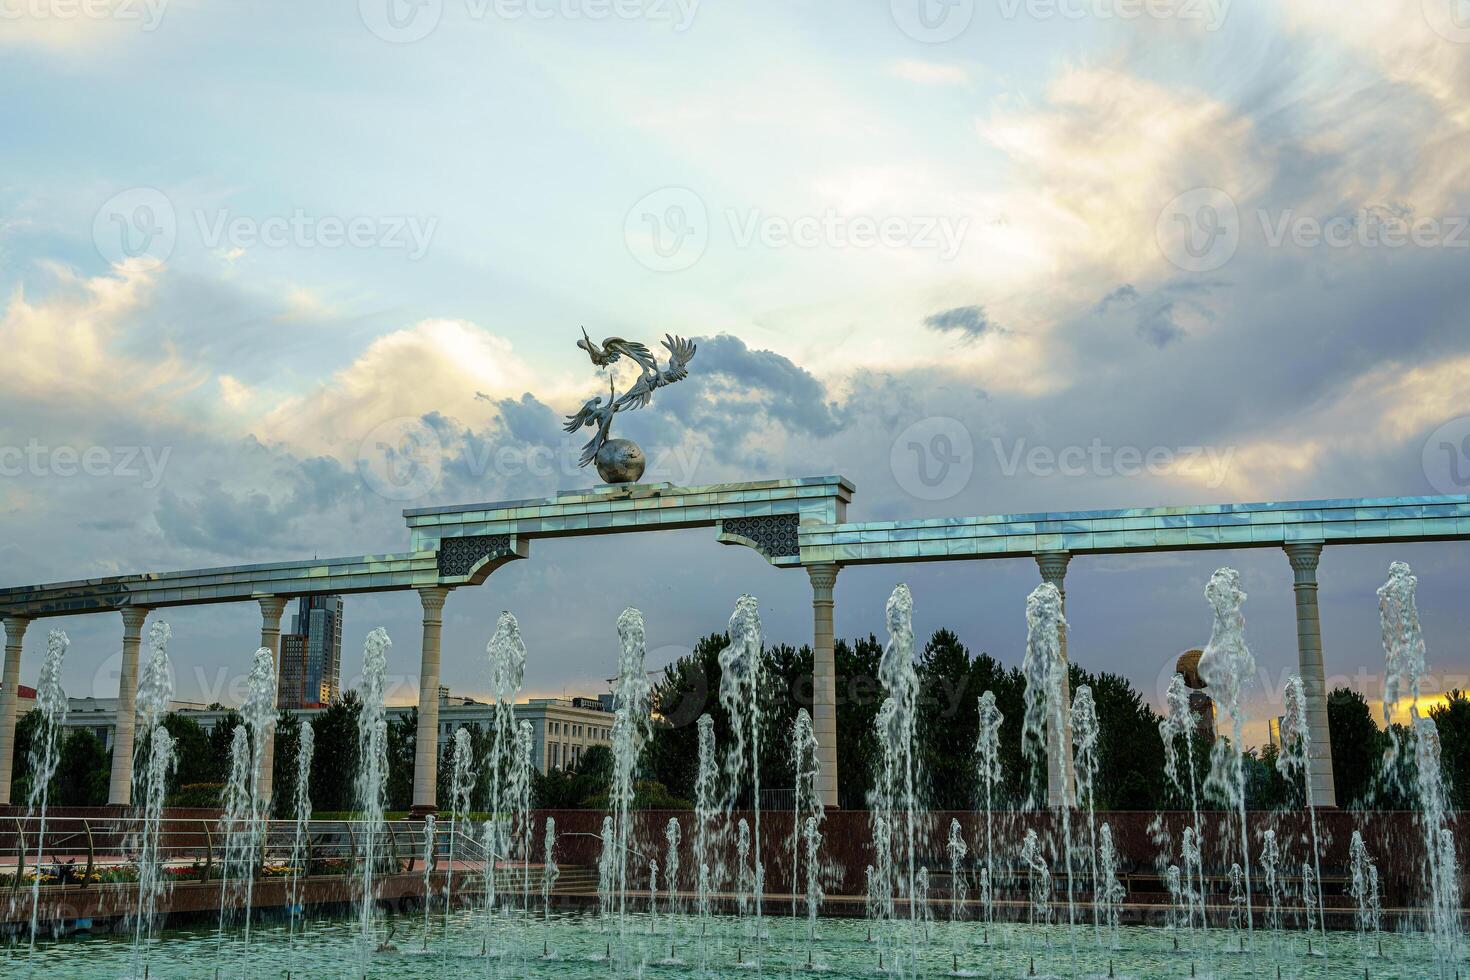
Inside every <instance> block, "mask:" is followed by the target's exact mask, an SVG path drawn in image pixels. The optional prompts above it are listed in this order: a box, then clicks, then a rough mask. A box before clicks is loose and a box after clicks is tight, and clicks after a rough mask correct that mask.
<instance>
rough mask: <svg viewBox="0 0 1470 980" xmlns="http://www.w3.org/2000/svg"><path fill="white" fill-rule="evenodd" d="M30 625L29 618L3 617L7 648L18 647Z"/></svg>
mask: <svg viewBox="0 0 1470 980" xmlns="http://www.w3.org/2000/svg"><path fill="white" fill-rule="evenodd" d="M30 625H31V619H30V617H29V616H6V617H5V642H6V645H7V646H20V643H21V641H22V640H24V639H25V635H26V629H27V628H29V627H30Z"/></svg>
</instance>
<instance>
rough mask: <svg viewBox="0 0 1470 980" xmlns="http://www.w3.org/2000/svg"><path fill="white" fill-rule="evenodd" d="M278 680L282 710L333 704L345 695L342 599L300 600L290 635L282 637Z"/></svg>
mask: <svg viewBox="0 0 1470 980" xmlns="http://www.w3.org/2000/svg"><path fill="white" fill-rule="evenodd" d="M278 676H279V678H280V680H279V684H278V687H277V693H276V702H277V705H278V706H279V707H281V708H310V707H315V706H317V705H323V704H330V703H331V702H332V701H333V700H335V699H336V698H337V696H338V695H339V694H341V693H342V597H341V596H339V595H314V596H302V597H301V599H300V600H299V601H298V603H297V607H296V614H295V615H294V616H293V617H292V618H291V632H289V633H282V634H281V660H280V666H279V670H278Z"/></svg>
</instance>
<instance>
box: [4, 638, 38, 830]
mask: <svg viewBox="0 0 1470 980" xmlns="http://www.w3.org/2000/svg"><path fill="white" fill-rule="evenodd" d="M30 625H31V621H30V620H29V619H26V618H25V617H24V616H7V617H5V671H4V674H3V675H0V684H3V685H4V686H0V806H4V805H5V804H7V803H9V802H10V776H11V764H12V763H13V761H14V759H15V718H16V715H17V714H18V713H19V711H20V649H21V641H22V640H23V639H24V638H25V635H26V627H27V626H30Z"/></svg>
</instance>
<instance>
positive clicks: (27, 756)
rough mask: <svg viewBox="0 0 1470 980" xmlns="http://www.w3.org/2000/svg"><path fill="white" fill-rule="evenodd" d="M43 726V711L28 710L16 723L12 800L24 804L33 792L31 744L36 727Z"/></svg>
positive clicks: (12, 763) (12, 757)
mask: <svg viewBox="0 0 1470 980" xmlns="http://www.w3.org/2000/svg"><path fill="white" fill-rule="evenodd" d="M39 727H41V713H40V712H39V711H27V712H26V713H25V714H24V715H21V717H20V720H19V721H17V722H16V723H15V752H14V754H13V755H12V756H11V764H10V765H11V768H10V771H11V783H10V802H11V803H14V804H16V805H17V806H24V805H25V802H26V799H27V798H28V797H29V796H30V793H31V783H32V782H33V779H32V774H31V746H32V744H34V743H35V740H36V729H38V728H39Z"/></svg>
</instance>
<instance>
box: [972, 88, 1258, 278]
mask: <svg viewBox="0 0 1470 980" xmlns="http://www.w3.org/2000/svg"><path fill="white" fill-rule="evenodd" d="M978 131H979V135H980V136H981V138H982V139H984V140H985V141H986V142H987V143H988V144H989V145H991V146H993V147H995V148H996V149H998V150H1000V151H1001V152H1002V153H1004V154H1005V156H1006V157H1007V158H1008V159H1009V161H1010V162H1011V164H1012V167H1013V174H1012V179H1011V181H1010V182H1009V183H1008V185H1007V187H1006V189H1005V190H1004V192H1003V196H1004V201H1005V208H1004V210H1005V213H1006V214H1008V215H1009V216H1010V219H1011V222H1012V223H1013V225H1014V226H1016V227H1018V228H1020V229H1022V230H1023V233H1024V234H1025V235H1026V236H1027V237H1028V238H1032V239H1034V240H1035V244H1034V245H1032V246H1031V247H1032V248H1034V249H1036V250H1037V251H1038V252H1039V253H1041V254H1049V255H1050V257H1051V263H1050V265H1049V266H1048V267H1047V268H1046V270H1045V274H1046V275H1048V276H1054V270H1055V269H1056V268H1057V267H1058V266H1060V267H1062V268H1063V269H1066V270H1068V271H1067V274H1066V278H1067V279H1068V280H1071V281H1073V282H1078V283H1081V282H1083V281H1085V279H1084V278H1083V277H1090V274H1091V273H1094V272H1096V273H1106V274H1107V275H1109V276H1110V278H1111V281H1113V282H1118V281H1120V280H1121V281H1125V282H1137V281H1139V280H1141V279H1149V278H1152V277H1154V276H1157V275H1159V274H1160V272H1161V271H1162V270H1164V269H1166V268H1168V265H1167V261H1166V260H1165V258H1164V256H1163V255H1162V254H1161V253H1160V251H1159V247H1158V243H1157V241H1156V236H1155V225H1156V223H1157V221H1158V217H1159V214H1160V212H1161V211H1162V210H1163V208H1164V206H1165V205H1166V204H1167V203H1168V202H1169V201H1170V199H1172V198H1173V197H1175V196H1176V195H1178V194H1180V193H1183V192H1184V191H1187V190H1191V189H1194V188H1197V187H1219V188H1221V189H1223V190H1225V191H1226V192H1227V193H1229V194H1231V195H1232V196H1233V197H1235V198H1236V199H1237V200H1241V199H1248V198H1250V197H1251V196H1253V195H1254V194H1255V193H1256V192H1257V191H1259V189H1260V188H1261V187H1262V186H1264V185H1265V183H1266V182H1267V180H1268V178H1269V175H1270V168H1269V165H1268V163H1267V161H1266V160H1265V159H1264V158H1263V154H1262V147H1261V146H1260V143H1259V141H1258V138H1257V135H1256V132H1255V127H1254V125H1253V123H1252V121H1251V119H1250V118H1248V117H1246V116H1244V115H1242V114H1241V113H1240V112H1238V111H1237V110H1236V109H1235V108H1234V107H1233V106H1231V105H1230V104H1229V103H1227V102H1224V101H1222V100H1220V99H1216V98H1211V97H1210V95H1209V94H1208V93H1207V92H1204V91H1200V90H1195V89H1189V88H1187V87H1183V86H1175V87H1166V86H1164V85H1162V84H1159V83H1157V82H1154V81H1151V80H1149V79H1146V78H1143V77H1140V76H1139V75H1136V74H1133V73H1131V72H1129V71H1127V70H1125V69H1124V68H1119V67H1111V68H1105V67H1074V68H1068V69H1065V70H1063V71H1062V72H1061V73H1060V74H1058V75H1057V77H1056V78H1054V79H1053V80H1052V82H1051V83H1050V84H1049V85H1048V86H1047V89H1046V98H1045V101H1044V103H1043V104H1042V105H1041V106H1039V107H1031V106H1022V107H1016V108H1005V107H1002V108H1001V109H999V110H997V111H995V112H994V113H992V114H991V116H990V117H989V118H988V119H985V120H982V121H981V122H980V124H979V126H978ZM1040 271H1041V270H1038V272H1040ZM1089 286H1090V284H1089ZM1092 295H1096V293H1095V292H1093V293H1092Z"/></svg>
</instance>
